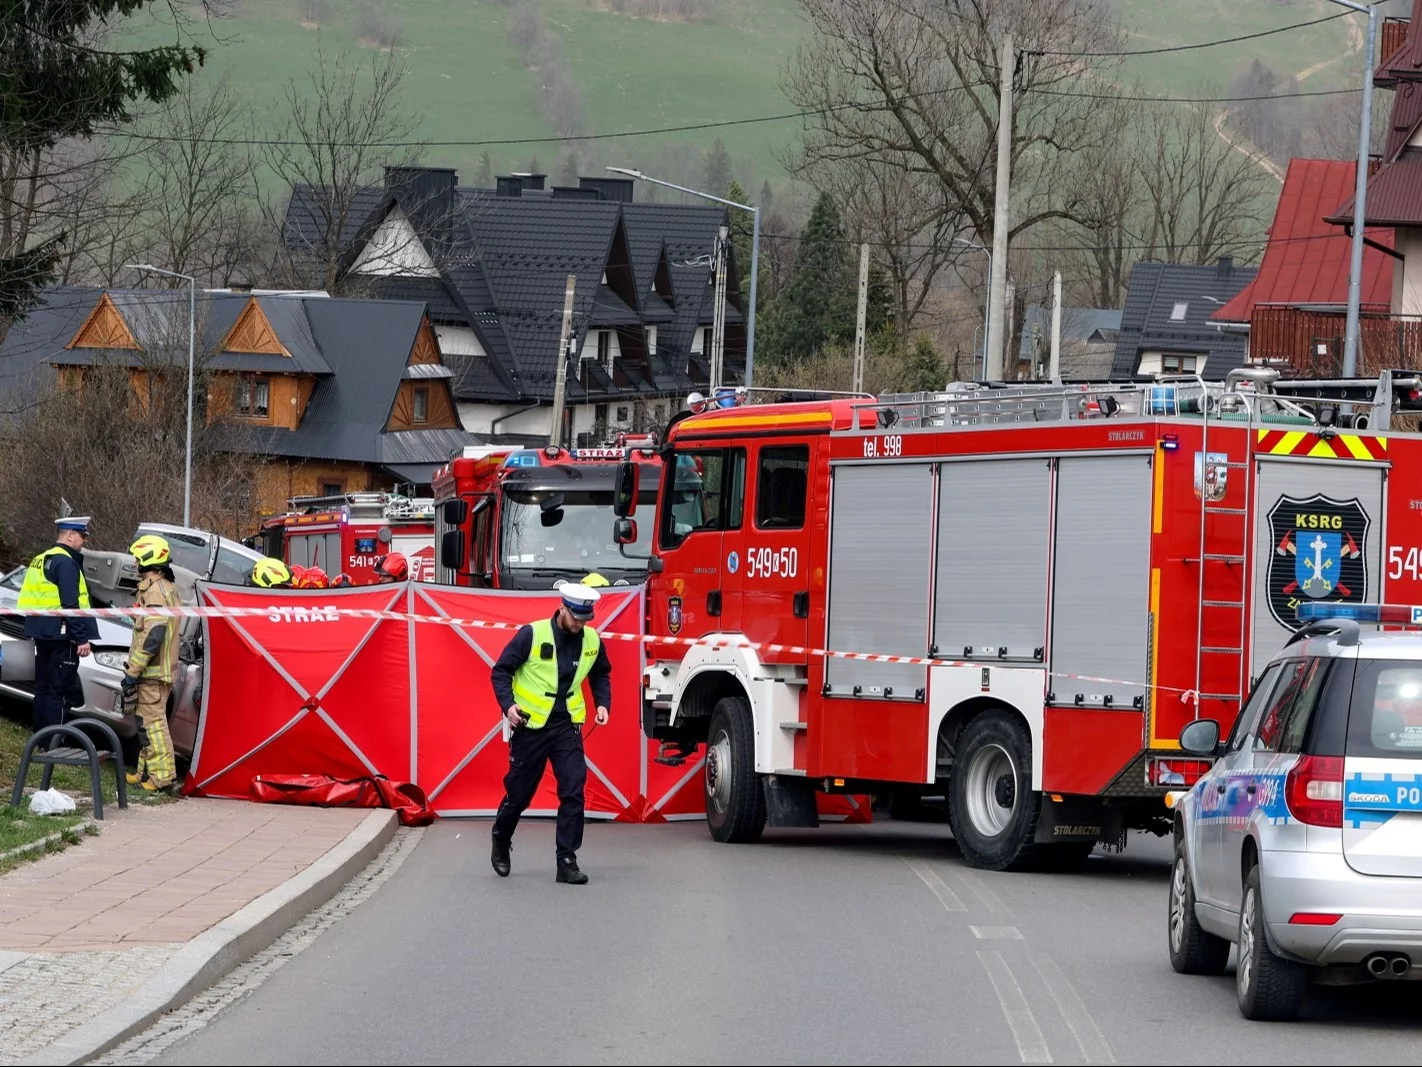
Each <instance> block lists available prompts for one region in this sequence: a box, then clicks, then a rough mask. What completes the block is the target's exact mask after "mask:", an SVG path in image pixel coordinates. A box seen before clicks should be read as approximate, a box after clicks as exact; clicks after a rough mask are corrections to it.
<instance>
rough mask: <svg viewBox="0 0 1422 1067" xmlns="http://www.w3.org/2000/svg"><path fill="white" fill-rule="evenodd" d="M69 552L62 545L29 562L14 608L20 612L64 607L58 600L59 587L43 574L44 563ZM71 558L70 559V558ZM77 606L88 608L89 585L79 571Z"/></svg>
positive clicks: (81, 571)
mask: <svg viewBox="0 0 1422 1067" xmlns="http://www.w3.org/2000/svg"><path fill="white" fill-rule="evenodd" d="M68 555H69V550H68V549H67V548H65V547H64V546H63V545H55V546H54V547H53V548H47V549H45V550H44V551H43V552H41V553H40V554H39V555H38V556H36V557H35V558H34V559H32V560H30V565H29V566H28V567H26V568H25V580H24V583H23V584H22V585H21V586H20V599H19V600H18V601H17V602H16V604H15V607H16V608H17V609H19V610H20V611H34V610H36V609H48V608H62V607H64V605H63V604H62V603H60V600H59V586H57V585H55V584H54V583H53V582H51V581H50V580H49V575H47V574H45V572H44V565H45V561H46V560H48V559H49V558H50V557H51V556H68ZM71 558H72V557H71ZM79 606H80V607H81V608H87V607H88V606H89V583H88V582H86V581H84V571H83V569H82V568H81V569H80V571H79Z"/></svg>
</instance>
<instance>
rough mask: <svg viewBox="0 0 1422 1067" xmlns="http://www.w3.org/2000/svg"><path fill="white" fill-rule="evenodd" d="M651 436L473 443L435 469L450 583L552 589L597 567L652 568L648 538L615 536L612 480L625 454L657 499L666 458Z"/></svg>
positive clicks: (648, 496) (624, 578)
mask: <svg viewBox="0 0 1422 1067" xmlns="http://www.w3.org/2000/svg"><path fill="white" fill-rule="evenodd" d="M655 444H656V442H655V440H654V439H652V438H650V437H637V438H623V439H621V440H620V441H619V442H618V444H617V445H616V446H615V447H607V448H573V449H568V448H559V447H557V446H554V445H549V446H547V447H544V448H520V449H498V450H487V449H478V450H468V451H466V453H465V454H463V455H460V456H456V457H455V458H454V459H452V460H451V461H450V462H449V463H448V464H446V465H445V466H444V467H441V468H440V469H439V470H437V471H435V473H434V476H433V478H432V481H431V485H432V488H433V490H434V494H435V535H436V544H437V547H438V564H439V566H438V569H437V571H436V577H435V580H436V581H438V582H440V583H442V584H445V585H462V586H472V587H475V588H481V589H551V588H553V586H554V583H555V582H559V581H573V582H576V581H579V580H580V579H582V578H583V577H584V576H586V575H587V574H589V573H590V572H596V573H598V574H601V575H602V576H603V577H604V578H606V579H607V580H608V581H609V582H610V583H612V584H613V585H633V584H636V583H638V582H641V581H642V580H643V578H645V577H646V571H647V560H648V556H649V553H648V550H647V545H646V544H639V543H633V544H629V545H618V544H617V543H616V542H615V541H613V539H612V536H611V534H612V528H611V520H612V489H613V482H614V479H615V477H616V474H617V470H618V465H619V463H620V462H621V461H622V460H624V459H625V458H627V457H628V456H631V457H632V460H633V461H635V462H636V463H638V464H639V465H640V466H643V467H645V468H646V469H648V470H649V471H650V472H651V473H650V474H649V475H648V477H647V478H646V479H645V483H646V489H645V492H644V497H643V499H642V501H641V503H643V504H644V505H645V506H646V507H647V508H648V509H655V507H656V475H657V473H658V472H659V470H660V465H661V460H660V458H659V457H658V455H657V452H656V448H655Z"/></svg>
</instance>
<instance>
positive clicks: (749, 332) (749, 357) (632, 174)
mask: <svg viewBox="0 0 1422 1067" xmlns="http://www.w3.org/2000/svg"><path fill="white" fill-rule="evenodd" d="M606 169H607V170H610V171H612V172H613V173H614V174H625V175H627V177H629V178H635V179H637V180H638V181H643V182H650V183H651V184H652V185H664V186H666V187H667V188H668V189H675V190H676V191H677V192H679V193H686V194H688V195H689V196H699V197H701V198H702V199H703V200H714V201H715V202H716V203H718V204H725V205H726V206H727V207H735V208H740V209H741V210H742V211H749V212H750V213H751V215H752V217H753V218H754V223H753V231H752V234H751V264H750V270H751V278H750V309H749V310H748V311H747V313H746V377H745V385H747V386H749V385H750V384H751V373H752V371H753V370H754V368H755V296H756V288H757V283H758V282H759V281H760V208H759V207H758V206H755V205H752V204H738V203H737V202H736V201H734V200H727V199H726V198H725V197H723V196H712V195H711V194H710V193H703V192H701V191H699V190H697V189H688V188H687V187H686V186H684V185H673V184H672V183H671V182H664V181H662V180H661V179H660V178H649V177H648V176H647V175H645V174H643V173H642V172H641V171H640V170H633V169H631V168H630V167H608V168H606Z"/></svg>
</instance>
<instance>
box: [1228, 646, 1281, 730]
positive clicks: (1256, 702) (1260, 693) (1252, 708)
mask: <svg viewBox="0 0 1422 1067" xmlns="http://www.w3.org/2000/svg"><path fill="white" fill-rule="evenodd" d="M1279 669H1280V667H1279V664H1277V663H1271V664H1270V665H1269V667H1268V668H1267V669H1266V670H1265V671H1264V674H1263V676H1262V677H1260V679H1259V682H1258V684H1256V685H1255V686H1254V691H1253V692H1252V693H1250V694H1249V700H1248V702H1246V703H1245V705H1244V709H1243V710H1242V711H1241V712H1240V713H1239V718H1237V719H1235V720H1234V730H1233V731H1231V732H1230V735H1229V751H1230V752H1237V751H1239V749H1240V747H1241V746H1242V745H1243V744H1244V739H1245V738H1246V737H1248V736H1249V732H1250V730H1251V729H1252V728H1253V726H1254V723H1255V722H1256V721H1258V719H1259V716H1260V714H1261V713H1262V712H1263V711H1264V706H1265V705H1266V704H1267V703H1268V701H1269V694H1270V693H1272V692H1273V690H1274V683H1275V682H1277V681H1278V680H1279Z"/></svg>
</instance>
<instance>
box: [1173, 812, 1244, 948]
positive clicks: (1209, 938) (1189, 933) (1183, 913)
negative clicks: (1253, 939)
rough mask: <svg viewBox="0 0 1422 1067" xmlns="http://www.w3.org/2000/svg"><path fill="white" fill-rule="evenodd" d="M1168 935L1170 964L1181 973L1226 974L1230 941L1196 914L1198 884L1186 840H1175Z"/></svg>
mask: <svg viewBox="0 0 1422 1067" xmlns="http://www.w3.org/2000/svg"><path fill="white" fill-rule="evenodd" d="M1166 931H1167V934H1166V936H1167V938H1168V941H1169V945H1170V966H1172V967H1174V968H1175V970H1176V972H1177V973H1179V974H1224V970H1225V966H1226V965H1227V964H1228V963H1229V942H1228V941H1226V940H1225V939H1224V938H1222V937H1216V936H1215V935H1214V934H1212V933H1209V932H1207V931H1206V930H1205V929H1204V927H1202V926H1201V925H1200V920H1199V919H1198V918H1196V916H1195V885H1194V881H1193V879H1192V878H1191V875H1190V861H1189V859H1187V858H1186V855H1185V842H1184V840H1183V839H1182V840H1180V841H1177V842H1176V843H1175V865H1174V866H1173V867H1172V868H1171V870H1170V908H1169V913H1168V926H1167V927H1166Z"/></svg>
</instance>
